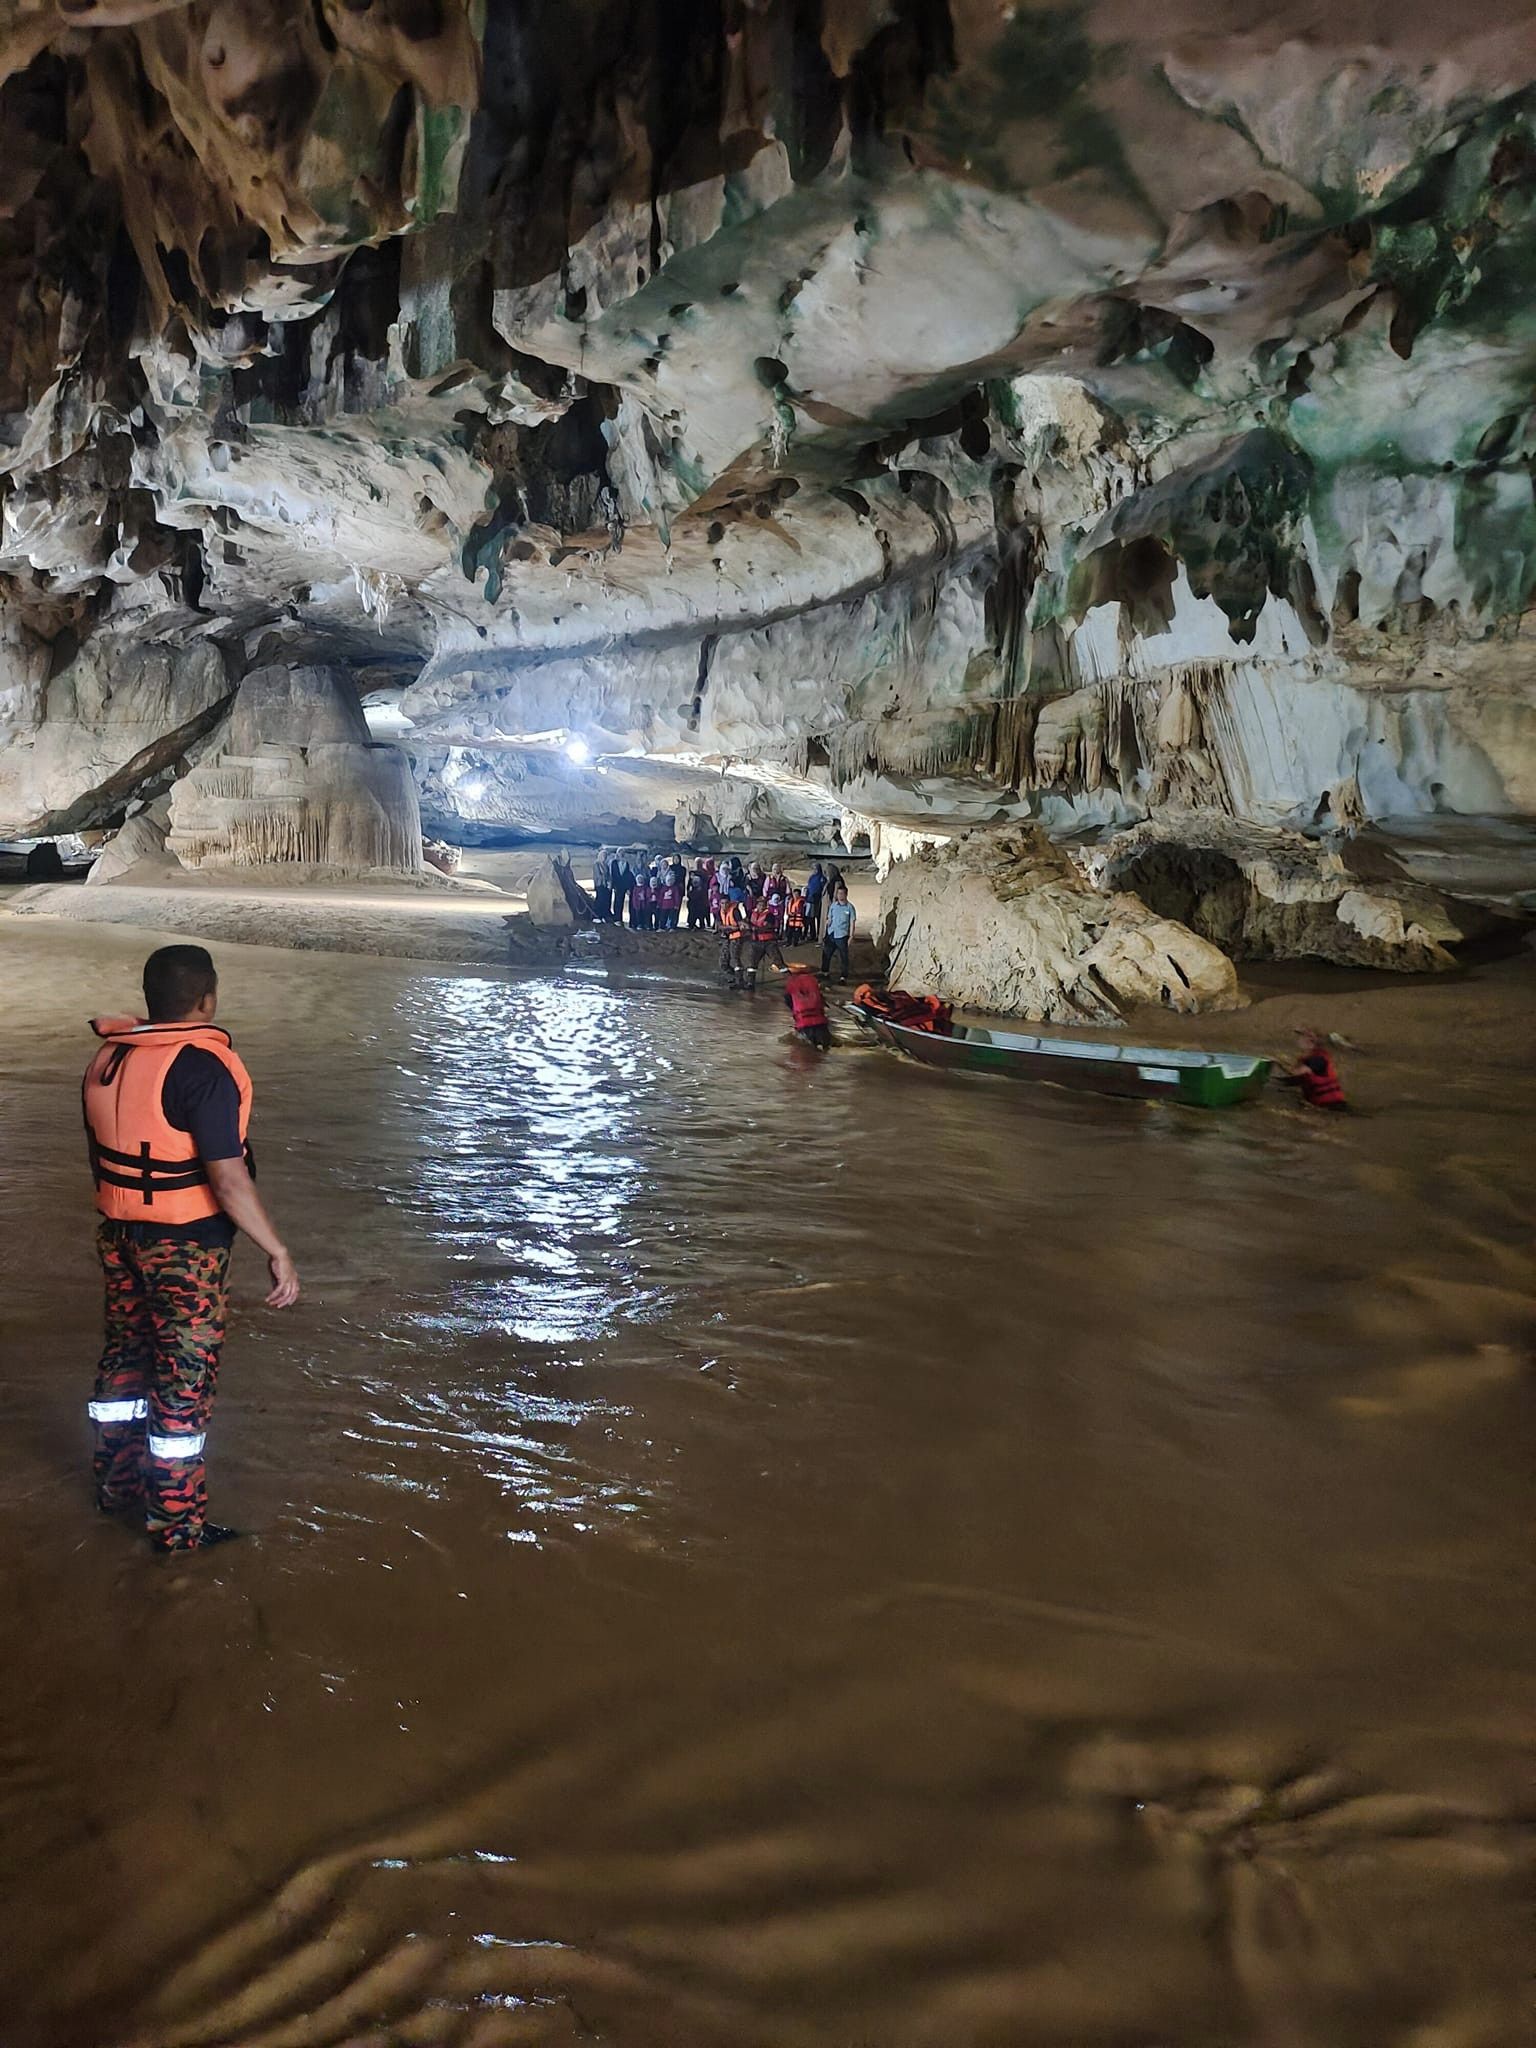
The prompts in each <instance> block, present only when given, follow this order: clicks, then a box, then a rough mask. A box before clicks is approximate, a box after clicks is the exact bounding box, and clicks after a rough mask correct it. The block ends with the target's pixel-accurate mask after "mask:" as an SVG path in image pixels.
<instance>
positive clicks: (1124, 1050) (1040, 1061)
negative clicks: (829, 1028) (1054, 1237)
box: [848, 1003, 1270, 1109]
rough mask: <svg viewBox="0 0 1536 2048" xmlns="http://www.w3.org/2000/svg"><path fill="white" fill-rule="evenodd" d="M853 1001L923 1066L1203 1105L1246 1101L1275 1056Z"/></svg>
mask: <svg viewBox="0 0 1536 2048" xmlns="http://www.w3.org/2000/svg"><path fill="white" fill-rule="evenodd" d="M848 1009H849V1011H850V1013H851V1014H852V1015H853V1016H855V1017H857V1018H858V1020H859V1022H860V1023H861V1024H863V1025H865V1026H866V1027H867V1028H868V1029H869V1030H870V1031H872V1032H873V1033H874V1035H875V1036H876V1038H878V1039H879V1040H880V1042H881V1044H882V1045H888V1046H890V1047H891V1048H892V1049H893V1050H894V1051H896V1052H903V1053H906V1054H907V1055H908V1056H909V1057H910V1058H912V1059H914V1060H919V1061H921V1063H922V1064H923V1065H924V1066H925V1067H953V1068H967V1069H972V1070H980V1071H982V1072H986V1073H993V1074H1012V1075H1015V1076H1016V1077H1017V1078H1018V1079H1020V1080H1024V1081H1053V1082H1055V1083H1056V1084H1057V1086H1058V1087H1062V1088H1086V1089H1090V1090H1092V1091H1093V1093H1095V1094H1097V1095H1135V1096H1140V1097H1142V1098H1144V1099H1148V1098H1150V1099H1153V1100H1162V1101H1167V1102H1184V1103H1190V1104H1193V1105H1194V1106H1195V1107H1197V1108H1200V1109H1225V1108H1227V1107H1228V1105H1229V1104H1231V1103H1234V1102H1246V1101H1248V1100H1249V1098H1250V1097H1252V1096H1255V1095H1257V1094H1258V1093H1259V1091H1260V1090H1261V1089H1262V1088H1263V1086H1264V1084H1265V1082H1266V1081H1267V1080H1268V1079H1269V1070H1270V1062H1269V1061H1268V1060H1264V1059H1255V1058H1254V1057H1253V1056H1252V1055H1251V1054H1249V1053H1231V1052H1179V1051H1175V1050H1173V1049H1171V1048H1169V1047H1167V1046H1154V1045H1114V1044H1099V1043H1096V1042H1093V1041H1090V1040H1088V1039H1085V1038H1039V1037H1033V1036H1026V1035H1025V1034H1024V1033H1022V1032H1014V1031H990V1030H983V1029H981V1028H980V1027H979V1026H977V1025H974V1024H956V1025H955V1026H954V1028H953V1030H951V1031H950V1032H949V1033H947V1034H945V1033H940V1032H936V1031H914V1030H911V1029H910V1028H909V1027H908V1026H906V1025H904V1024H893V1023H891V1022H890V1020H889V1019H888V1018H886V1017H881V1016H877V1015H876V1014H875V1012H874V1011H873V1010H866V1009H865V1008H864V1006H863V1005H862V1004H861V1003H850V1004H849V1005H848Z"/></svg>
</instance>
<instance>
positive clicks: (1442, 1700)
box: [0, 918, 1536, 2048]
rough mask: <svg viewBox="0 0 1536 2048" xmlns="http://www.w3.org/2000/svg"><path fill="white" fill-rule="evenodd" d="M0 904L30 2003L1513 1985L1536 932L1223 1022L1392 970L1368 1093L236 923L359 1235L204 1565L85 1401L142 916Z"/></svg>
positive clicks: (203, 2018)
mask: <svg viewBox="0 0 1536 2048" xmlns="http://www.w3.org/2000/svg"><path fill="white" fill-rule="evenodd" d="M0 948H3V957H4V963H5V968H6V975H7V991H8V994H9V996H10V1001H9V1002H8V1003H7V1004H6V1005H5V1007H4V1009H3V1011H0V1198H3V1202H4V1213H5V1215H6V1217H7V1219H8V1228H7V1229H6V1231H5V1232H4V1233H3V1234H0V1258H3V1266H4V1289H3V1294H0V1301H3V1309H0V1318H3V1322H0V1340H3V1351H4V1357H5V1364H6V1380H7V1390H8V1395H9V1400H8V1411H7V1412H8V1418H9V1421H8V1427H7V1430H6V1432H5V1433H4V1436H3V1438H0V1522H3V1539H4V1540H3V1543H0V1626H3V1628H4V1632H5V1638H6V1641H7V1643H8V1644H9V1645H10V1646H11V1652H10V1655H9V1656H8V1659H7V1729H6V1741H5V1747H4V1759H3V1770H0V1901H3V1903H0V2012H3V2013H4V2015H5V2021H4V2026H3V2029H0V2031H3V2033H4V2038H5V2042H6V2048H81V2044H83V2043H87V2042H88V2043H90V2044H91V2048H192V2044H194V2043H196V2044H201V2048H212V2044H218V2043H222V2044H230V2048H235V2044H238V2048H324V2044H335V2043H341V2042H345V2043H347V2044H349V2048H384V2044H385V2043H391V2044H402V2043H408V2044H420V2048H433V2044H437V2048H500V2044H513V2043H532V2044H558V2048H574V2044H576V2043H578V2042H583V2041H587V2042H590V2041H594V2040H601V2041H610V2042H622V2043H623V2044H624V2048H679V2044H684V2043H686V2044H687V2048H846V2044H847V2043H850V2042H855V2041H857V2042H868V2043H879V2044H880V2048H956V2044H960V2043H964V2044H967V2048H972V2044H975V2048H1035V2044H1039V2048H1062V2044H1065V2043H1069V2042H1070V2043H1072V2044H1074V2048H1115V2044H1121V2048H1123V2044H1125V2043H1127V2042H1130V2041H1144V2042H1151V2041H1167V2042H1175V2041H1176V2042H1177V2043H1178V2044H1179V2048H1237V2044H1244V2048H1246V2044H1250V2043H1251V2044H1255V2048H1256V2044H1260V2043H1265V2044H1268V2043H1278V2042H1284V2043H1286V2044H1287V2048H1339V2044H1341V2043H1345V2042H1347V2043H1349V2044H1350V2048H1403V2044H1405V2043H1407V2042H1410V2041H1412V2042H1428V2041H1430V2040H1434V2041H1436V2042H1447V2043H1449V2042H1455V2043H1457V2044H1458V2048H1511V2044H1513V2043H1514V2042H1516V2041H1519V2040H1523V2039H1526V2038H1528V2031H1527V2029H1526V2026H1525V2021H1526V2018H1527V2017H1528V2005H1527V1999H1528V1990H1529V1984H1528V1969H1527V1959H1528V1955H1529V1899H1530V1886H1531V1882H1532V1879H1533V1876H1536V1827H1533V1822H1532V1809H1531V1799H1530V1788H1531V1728H1532V1725H1533V1715H1536V1646H1533V1638H1532V1633H1531V1630H1530V1626H1529V1622H1530V1613H1531V1600H1532V1595H1533V1592H1536V1584H1533V1570H1532V1552H1531V1546H1530V1542H1529V1534H1528V1526H1529V1484H1530V1470H1531V1450H1532V1437H1533V1434H1536V1385H1533V1381H1532V1377H1531V1371H1530V1360H1529V1349H1528V1347H1529V1332H1530V1315H1531V1307H1532V1300H1533V1295H1536V1260H1533V1256H1532V1250H1531V1219H1532V1215H1533V1213H1536V1155H1533V1150H1532V1148H1531V1146H1530V1144H1529V1131H1530V1127H1531V1125H1530V1117H1531V1112H1532V1110H1533V1108H1536V1082H1533V1079H1532V1074H1531V1070H1530V1059H1529V1052H1530V1044H1529V1028H1528V1027H1529V1018H1530V1015H1531V998H1532V994H1533V989H1536V961H1533V959H1532V957H1531V956H1530V955H1529V954H1524V955H1521V956H1518V957H1515V958H1511V959H1507V960H1504V961H1502V962H1499V963H1497V964H1496V965H1493V966H1489V967H1487V968H1483V969H1478V970H1476V971H1474V972H1472V973H1469V974H1468V975H1465V976H1461V977H1457V978H1456V979H1455V980H1447V981H1437V982H1415V983H1399V984H1396V985H1389V984H1388V983H1387V982H1386V980H1385V978H1383V977H1368V976H1361V977H1354V978H1352V979H1351V978H1347V977H1334V976H1330V975H1328V974H1326V972H1325V973H1323V974H1321V975H1320V976H1313V977H1311V978H1310V979H1309V980H1306V981H1304V982H1303V983H1301V984H1294V983H1288V982H1285V981H1284V978H1283V977H1282V978H1281V979H1280V980H1271V981H1270V982H1268V983H1266V984H1265V985H1264V986H1263V987H1261V988H1260V990H1259V1000H1258V1001H1257V1003H1256V1005H1255V1007H1254V1009H1253V1010H1251V1011H1249V1012H1248V1013H1246V1014H1245V1015H1244V1016H1240V1017H1229V1018H1220V1019H1210V1020H1202V1021H1201V1022H1200V1023H1198V1024H1195V1025H1191V1026H1190V1027H1189V1029H1190V1030H1192V1031H1195V1032H1206V1031H1214V1032H1217V1033H1219V1034H1226V1033H1238V1032H1242V1031H1247V1032H1249V1033H1253V1034H1255V1035H1257V1036H1258V1037H1260V1038H1265V1037H1273V1036H1276V1035H1278V1034H1280V1033H1281V1031H1282V1028H1283V1026H1284V1025H1286V1024H1287V1023H1289V1022H1290V1021H1292V1019H1293V1017H1294V1016H1299V1015H1309V1016H1313V1017H1315V1018H1316V1019H1317V1021H1319V1022H1320V1023H1322V1024H1324V1025H1325V1026H1330V1027H1333V1028H1337V1029H1340V1030H1344V1031H1346V1032H1347V1033H1348V1035H1349V1036H1350V1037H1351V1038H1352V1039H1354V1040H1355V1041H1356V1042H1357V1043H1358V1044H1359V1046H1360V1048H1361V1050H1360V1051H1359V1052H1358V1053H1357V1054H1348V1055H1346V1056H1345V1072H1346V1077H1347V1079H1348V1080H1349V1082H1350V1085H1351V1088H1352V1089H1353V1090H1354V1091H1355V1093H1356V1095H1357V1097H1358V1099H1359V1100H1360V1102H1361V1104H1362V1108H1363V1110H1364V1111H1365V1112H1366V1113H1364V1114H1362V1115H1360V1116H1359V1117H1357V1118H1353V1119H1348V1120H1337V1121H1335V1120H1328V1119H1323V1118H1320V1117H1316V1116H1309V1115H1307V1114H1306V1113H1304V1112H1301V1111H1299V1110H1297V1109H1295V1108H1293V1107H1290V1106H1287V1105H1285V1104H1283V1103H1280V1102H1274V1103H1261V1104H1256V1105H1253V1106H1252V1107H1251V1108H1250V1109H1245V1110H1240V1111H1234V1112H1232V1113H1230V1114H1228V1115H1203V1114H1201V1113H1199V1112H1194V1111H1181V1110H1178V1109H1173V1108H1168V1107H1166V1106H1161V1105H1145V1104H1137V1103H1122V1102H1110V1101H1100V1100H1097V1099H1088V1098H1081V1097H1070V1096H1064V1095H1060V1094H1058V1093H1057V1092H1056V1091H1053V1090H1048V1089H1030V1088H1026V1087H1020V1086H1017V1085H1013V1084H1009V1083H1007V1082H1004V1081H998V1080H994V1079H989V1078H987V1077H974V1078H959V1079H950V1078H946V1077H943V1076H939V1075H934V1074H932V1073H929V1072H926V1071H924V1070H922V1069H919V1068H916V1067H914V1066H912V1065H910V1064H908V1063H905V1062H902V1061H900V1060H898V1059H895V1058H893V1057H892V1056H890V1055H887V1054H885V1053H881V1052H877V1051H870V1052H848V1053H844V1052H837V1053H834V1054H832V1055H830V1056H826V1057H818V1056H816V1055H814V1054H811V1053H809V1052H807V1051H806V1050H804V1049H803V1048H800V1047H798V1046H795V1045H794V1044H792V1043H786V1042H785V1037H784V1032H783V1020H782V1015H781V1013H778V1012H777V1006H775V1005H773V1004H771V1003H763V1002H761V1001H760V1000H759V1001H757V1002H742V1001H735V1002H729V1003H728V1002H726V1001H725V1000H724V999H723V998H721V997H720V996H718V995H716V994H713V993H709V992H705V991H702V990H698V991H690V990H688V989H685V988H681V987H661V986H657V985H654V984H647V985H640V984H631V985H630V986H627V987H614V986H609V985H605V984H603V983H601V982H598V981H595V980H593V979H592V978H590V977H587V976H583V975H581V974H579V973H569V972H567V973H563V974H555V975H535V974H524V975H512V974H510V973H507V972H506V971H498V972H494V973H493V972H487V971H486V970H484V969H474V968H465V967H462V966H455V965H449V964H440V963H430V962H428V963H409V962H402V961H399V960H394V959H379V958H373V959H371V958H366V957H350V958H349V957H325V956H321V955H317V954H314V953H298V952H294V951H284V950H277V949H269V948H263V947H256V946H243V947H236V946H231V947H229V948H228V949H227V951H226V953H225V954H224V955H223V956H222V961H221V964H222V966H223V971H224V984H223V1007H222V1011H221V1020H222V1021H224V1022H227V1023H228V1024H229V1026H230V1027H231V1029H232V1030H233V1031H234V1033H235V1034H236V1037H237V1041H238V1043H239V1045H240V1047H241V1049H242V1051H243V1052H244V1054H245V1056H246V1058H247V1059H248V1061H249V1062H250V1065H251V1067H252V1069H253V1071H254V1073H255V1075H256V1078H257V1086H258V1104H257V1121H256V1127H255V1137H256V1144H257V1152H258V1158H259V1161H260V1169H261V1176H262V1184H263V1187H264V1189H265V1190H266V1192H267V1194H268V1197H269V1199H270V1201H271V1204H272V1207H273V1209H274V1212H275V1213H276V1215H277V1216H278V1218H279V1219H280V1221H281V1223H282V1227H283V1228H284V1230H285V1232H286V1233H287V1235H288V1237H289V1241H290V1242H291V1243H292V1244H293V1245H294V1247H295V1249H296V1251H297V1253H298V1258H299V1263H300V1267H301V1272H302V1275H303V1278H304V1281H305V1289H306V1291H305V1294H304V1296H303V1299H302V1300H301V1302H300V1303H299V1305H298V1306H297V1307H296V1308H295V1309H294V1310H292V1311H291V1312H289V1313H287V1314H284V1315H274V1314H272V1313H271V1312H269V1311H266V1310H265V1309H264V1308H263V1307H262V1306H261V1305H260V1295H261V1293H262V1291H263V1280H262V1275H261V1270H260V1265H259V1261H257V1260H256V1259H255V1258H254V1257H253V1256H252V1255H251V1254H250V1252H249V1249H248V1248H245V1247H242V1248H241V1249H240V1250H239V1251H238V1252H237V1254H236V1262H235V1287H234V1295H235V1315H234V1319H233V1323H232V1329H231V1335H230V1341H229V1346H228V1351H227V1355H226V1360H225V1369H224V1373H223V1380H222V1391H221V1395H220V1407H219V1410H218V1413H217V1415H216V1417H215V1422H214V1430H213V1436H212V1439H211V1446H210V1461H211V1462H210V1471H211V1483H212V1490H213V1498H214V1508H215V1512H216V1513H217V1514H219V1515H221V1516H223V1517H225V1518H227V1519H229V1520H230V1521H232V1522H234V1523H235V1524H236V1525H237V1526H239V1527H242V1528H244V1529H245V1530H246V1531H248V1532H249V1534H248V1537H247V1540H246V1541H244V1542H242V1543H239V1544H232V1545H230V1546H228V1547H227V1548H225V1549H221V1550H219V1551H217V1552H214V1553H212V1554H210V1555H209V1556H208V1557H206V1558H202V1559H194V1560H190V1561H188V1562H186V1563H181V1564H169V1565H167V1564H162V1563H160V1562H157V1561H155V1560H152V1559H151V1558H149V1557H148V1556H147V1555H146V1554H145V1553H144V1552H143V1550H142V1549H141V1547H140V1545H139V1543H138V1542H137V1540H136V1539H135V1537H134V1536H133V1533H132V1532H131V1531H130V1530H129V1529H127V1528H125V1527H123V1526H120V1525H119V1524H116V1523H104V1522H102V1521H100V1520H98V1519H97V1518H96V1517H94V1516H93V1514H92V1512H91V1510H90V1507H89V1504H88V1496H87V1486H86V1471H85V1459H86V1452H87V1443H86V1432H85V1424H84V1417H83V1403H84V1400H85V1397H86V1393H87V1390H88V1383H89V1377H90V1370H91V1366H92V1362H93V1357H94V1351H95V1347H96V1344H97V1342H98V1335H99V1294H98V1281H97V1276H96V1272H95V1267H94V1261H93V1256H92V1251H91V1212H90V1208H89V1201H88V1193H87V1185H86V1175H85V1171H84V1160H83V1155H82V1148H81V1144H80V1138H79V1107H78V1092H77V1090H78V1080H79V1074H80V1070H81V1067H82V1065H83V1063H84V1060H85V1057H86V1055H87V1052H88V1050H89V1043H88V1039H87V1034H86V1032H85V1029H84V1026H83V1022H82V1019H83V1018H84V1017H85V1015H86V1014H88V1013H89V1012H90V1011H92V1010H98V1009H106V1008H112V1007H115V1006H116V1005H117V1004H118V1003H119V1002H121V1001H122V1000H124V998H125V995H126V992H127V991H128V990H130V989H131V986H132V982H133V978H134V975H135V973H136V971H137V968H138V965H139V963H140V961H141V959H142V955H143V950H144V935H143V934H142V933H140V932H136V931H133V930H126V929H118V928H114V927H100V926H97V927H85V926H79V925H72V924H69V923H66V922H63V921H59V920H54V919H43V918H36V919H30V920H28V919H0ZM45 1219H46V1220H45Z"/></svg>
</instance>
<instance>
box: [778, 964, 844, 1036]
mask: <svg viewBox="0 0 1536 2048" xmlns="http://www.w3.org/2000/svg"><path fill="white" fill-rule="evenodd" d="M784 1001H785V1003H786V1004H787V1005H788V1008H789V1016H790V1022H791V1023H792V1024H793V1025H794V1027H795V1036H796V1038H803V1039H804V1040H805V1042H806V1044H807V1045H814V1046H815V1048H816V1050H817V1051H818V1052H826V1051H827V1049H828V1048H829V1047H830V1045H831V1043H832V1031H831V1027H830V1026H829V1025H828V1023H827V1003H826V998H825V996H823V994H822V992H821V982H820V980H819V979H818V978H817V974H816V970H815V969H814V968H813V967H807V966H806V965H805V963H804V962H803V961H800V960H792V961H791V962H790V964H789V969H788V972H787V973H786V974H785V976H784Z"/></svg>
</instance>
